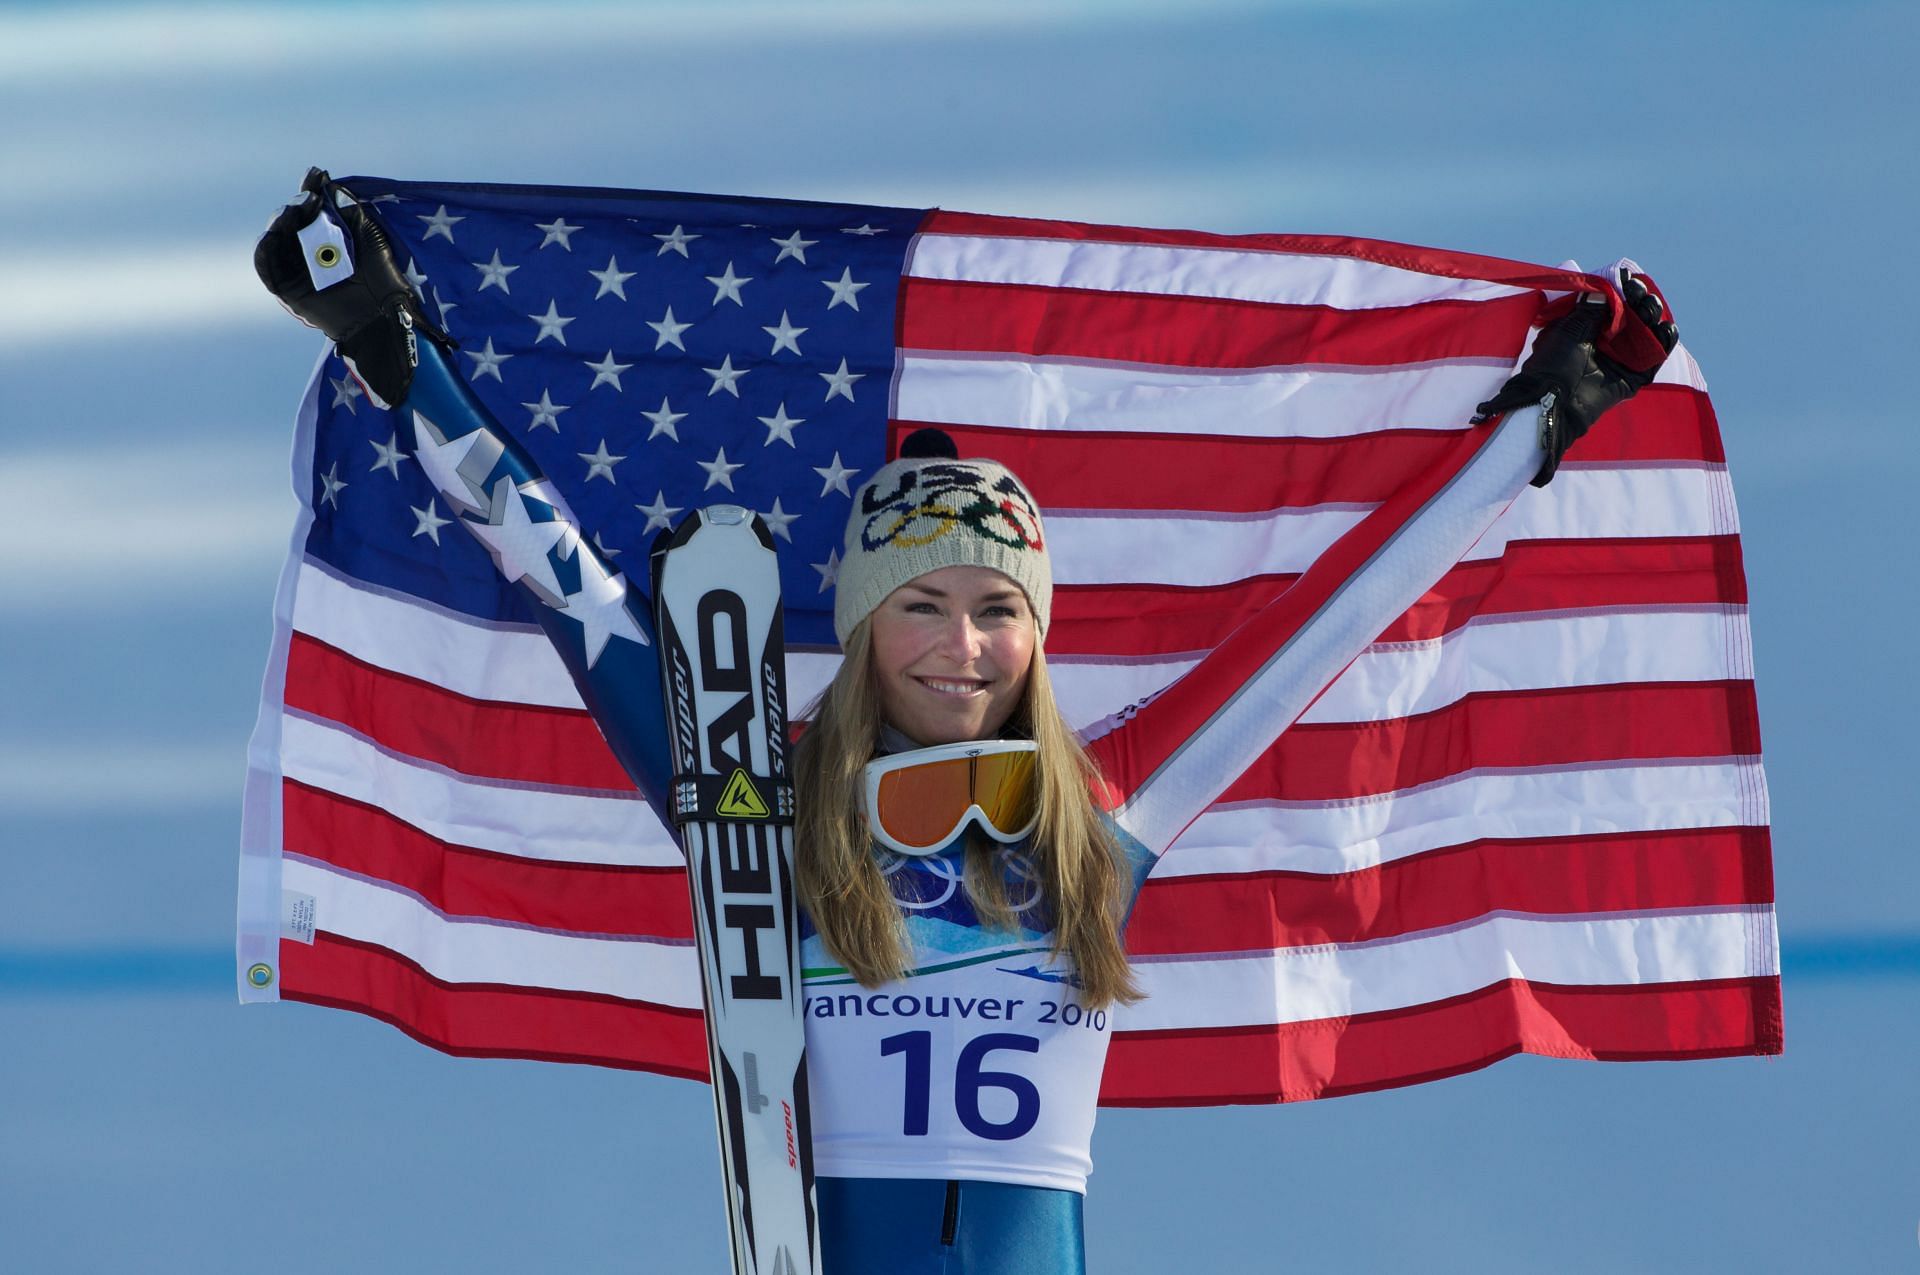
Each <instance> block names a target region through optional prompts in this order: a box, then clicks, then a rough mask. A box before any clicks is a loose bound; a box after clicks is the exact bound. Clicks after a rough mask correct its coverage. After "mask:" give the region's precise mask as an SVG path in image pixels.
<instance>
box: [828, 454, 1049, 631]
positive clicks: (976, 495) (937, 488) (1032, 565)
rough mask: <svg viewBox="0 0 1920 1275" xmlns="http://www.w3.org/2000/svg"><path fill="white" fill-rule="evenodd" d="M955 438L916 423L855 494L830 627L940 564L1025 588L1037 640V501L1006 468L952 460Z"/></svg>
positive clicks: (867, 610)
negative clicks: (995, 574) (981, 571)
mask: <svg viewBox="0 0 1920 1275" xmlns="http://www.w3.org/2000/svg"><path fill="white" fill-rule="evenodd" d="M958 456H959V452H958V449H956V448H955V447H954V445H953V440H952V439H951V438H949V437H947V435H946V434H944V433H942V432H941V431H939V430H936V429H923V430H920V431H918V432H916V433H915V434H913V435H912V436H911V437H909V438H908V439H907V440H906V442H905V444H904V445H902V447H901V449H900V459H899V460H896V461H892V462H890V463H888V464H886V465H883V466H881V467H880V469H879V471H878V472H877V473H875V474H874V476H873V477H872V478H871V479H869V480H868V481H867V482H864V483H862V484H861V485H860V489H859V490H858V491H857V492H855V493H854V496H853V513H852V514H851V515H850V516H849V517H848V519H847V534H846V541H845V544H844V545H843V547H842V549H841V554H840V571H839V574H838V576H837V577H836V578H835V588H834V598H833V629H834V632H835V633H837V634H839V636H840V641H841V642H842V643H843V644H844V643H845V642H846V640H847V635H848V634H849V633H851V632H852V631H853V627H854V625H856V624H858V623H860V621H862V620H864V619H865V618H866V617H867V616H868V615H870V614H872V612H873V609H874V608H875V607H877V606H879V605H880V604H881V602H883V601H885V600H886V597H887V595H888V594H890V593H892V592H893V591H894V590H895V589H897V588H899V587H900V586H901V585H903V584H905V583H907V581H909V580H912V579H915V578H916V577H919V576H923V575H925V574H926V573H927V572H929V571H938V570H940V568H942V567H991V568H992V569H993V570H995V571H1001V572H1004V573H1006V574H1007V575H1008V576H1011V577H1012V578H1013V581H1014V583H1016V584H1018V585H1019V586H1020V587H1021V589H1023V590H1024V591H1025V592H1026V595H1027V604H1028V605H1029V606H1030V607H1031V608H1032V609H1033V620H1034V627H1035V629H1036V631H1037V632H1038V633H1039V634H1040V636H1042V637H1045V636H1046V632H1047V620H1048V617H1049V615H1050V613H1051V612H1052V609H1053V570H1052V568H1051V566H1049V564H1048V562H1047V545H1046V540H1045V537H1044V534H1043V530H1042V528H1041V525H1040V507H1039V506H1038V505H1037V504H1035V503H1034V500H1033V497H1032V496H1031V495H1029V494H1028V492H1027V489H1026V488H1025V487H1023V486H1022V485H1021V483H1020V480H1019V479H1018V478H1015V477H1014V476H1013V474H1012V472H1011V471H1009V470H1008V469H1007V467H1006V466H1004V465H1000V464H996V463H994V462H993V461H990V460H979V459H974V460H960V459H958Z"/></svg>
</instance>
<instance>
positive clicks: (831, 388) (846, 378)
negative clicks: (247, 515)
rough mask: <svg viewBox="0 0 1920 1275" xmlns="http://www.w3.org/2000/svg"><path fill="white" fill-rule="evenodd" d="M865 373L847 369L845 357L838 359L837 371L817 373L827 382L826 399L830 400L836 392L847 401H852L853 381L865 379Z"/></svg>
mask: <svg viewBox="0 0 1920 1275" xmlns="http://www.w3.org/2000/svg"><path fill="white" fill-rule="evenodd" d="M866 375H867V374H866V373H865V372H849V371H847V361H846V360H845V359H841V360H840V370H839V371H837V372H821V373H819V377H820V379H821V380H823V381H825V382H826V383H827V401H828V402H832V401H833V396H834V395H836V394H838V395H840V396H841V397H843V398H845V399H846V400H847V402H849V403H851V402H853V383H854V382H855V381H860V380H865V379H866Z"/></svg>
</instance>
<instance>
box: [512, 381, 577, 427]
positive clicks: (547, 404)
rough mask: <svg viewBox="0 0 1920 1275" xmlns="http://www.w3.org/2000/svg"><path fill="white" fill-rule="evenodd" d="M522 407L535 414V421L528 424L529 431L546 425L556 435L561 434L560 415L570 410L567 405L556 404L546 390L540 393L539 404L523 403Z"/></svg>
mask: <svg viewBox="0 0 1920 1275" xmlns="http://www.w3.org/2000/svg"><path fill="white" fill-rule="evenodd" d="M520 406H522V407H524V408H526V409H527V410H528V411H529V412H532V413H533V419H532V420H531V421H529V422H527V429H528V430H529V431H532V430H536V429H539V428H540V427H541V426H542V425H545V426H546V427H547V428H548V429H550V430H552V431H553V432H554V433H556V434H558V433H559V432H560V413H562V412H564V411H567V410H569V407H568V405H567V404H565V403H556V402H554V401H553V399H552V398H550V397H549V396H548V394H547V391H546V390H544V389H542V390H541V391H540V401H539V402H538V403H522V404H521V405H520Z"/></svg>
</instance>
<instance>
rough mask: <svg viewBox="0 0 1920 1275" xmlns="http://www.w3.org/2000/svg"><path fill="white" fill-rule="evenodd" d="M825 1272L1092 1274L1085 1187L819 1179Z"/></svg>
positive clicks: (884, 1274)
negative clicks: (1086, 1238)
mask: <svg viewBox="0 0 1920 1275" xmlns="http://www.w3.org/2000/svg"><path fill="white" fill-rule="evenodd" d="M814 1188H815V1192H816V1198H817V1199H818V1202H819V1208H820V1255H821V1262H822V1271H823V1275H1084V1272H1085V1271H1086V1269H1087V1264H1086V1251H1085V1245H1084V1243H1083V1241H1082V1234H1081V1216H1082V1213H1081V1209H1082V1203H1083V1200H1084V1197H1083V1196H1081V1194H1080V1193H1079V1192H1078V1191H1057V1190H1052V1189H1049V1188H1047V1187H1037V1186H1017V1185H1015V1184H1013V1183H1008V1182H963V1181H948V1180H945V1179H941V1178H827V1177H823V1178H817V1179H815V1182H814Z"/></svg>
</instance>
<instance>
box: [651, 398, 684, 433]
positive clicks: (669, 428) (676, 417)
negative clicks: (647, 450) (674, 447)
mask: <svg viewBox="0 0 1920 1275" xmlns="http://www.w3.org/2000/svg"><path fill="white" fill-rule="evenodd" d="M640 415H642V416H644V417H646V418H647V419H648V420H650V421H652V422H653V429H652V430H651V431H650V432H649V433H648V434H647V441H648V442H652V441H653V440H654V439H655V438H658V437H659V436H660V435H662V434H665V435H666V436H667V437H668V438H671V439H672V440H673V441H674V442H676V443H677V442H679V441H680V431H679V430H678V429H676V428H674V427H675V426H677V425H678V424H679V423H680V422H681V421H684V420H686V419H687V414H686V413H685V412H676V411H674V410H673V405H672V404H671V403H669V402H667V400H666V398H665V396H662V397H661V399H660V410H659V411H657V412H642V413H640Z"/></svg>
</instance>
